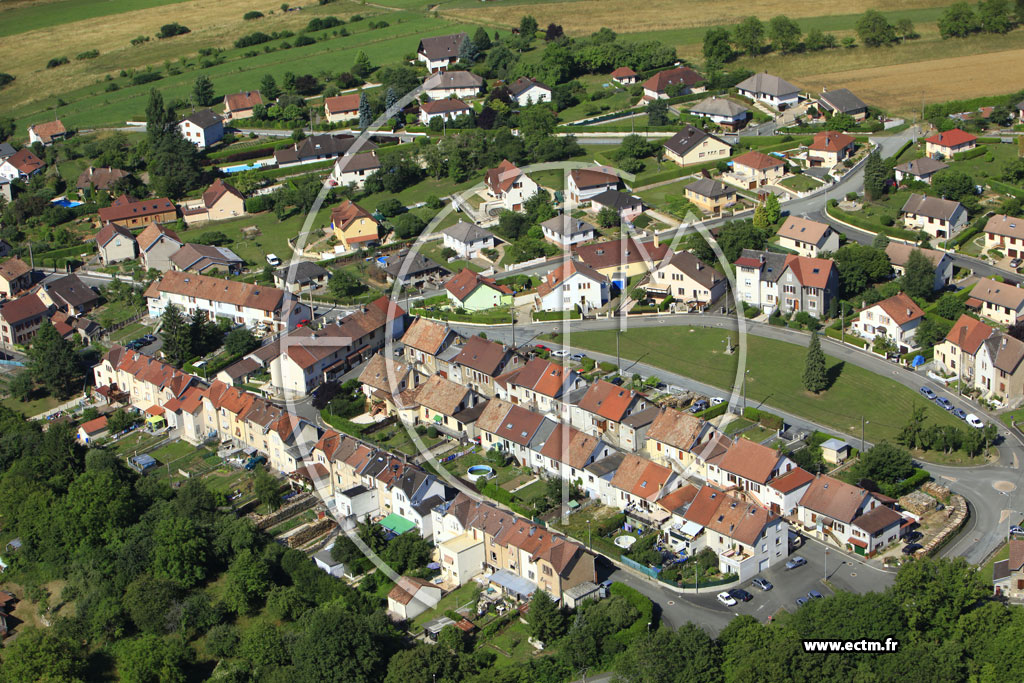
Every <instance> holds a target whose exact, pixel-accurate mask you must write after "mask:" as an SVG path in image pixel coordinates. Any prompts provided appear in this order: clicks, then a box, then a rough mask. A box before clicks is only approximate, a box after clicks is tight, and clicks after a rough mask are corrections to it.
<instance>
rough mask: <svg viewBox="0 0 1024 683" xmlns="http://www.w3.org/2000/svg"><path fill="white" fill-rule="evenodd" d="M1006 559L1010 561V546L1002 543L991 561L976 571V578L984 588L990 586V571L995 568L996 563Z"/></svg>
mask: <svg viewBox="0 0 1024 683" xmlns="http://www.w3.org/2000/svg"><path fill="white" fill-rule="evenodd" d="M1008 559H1010V546H1008V545H1007V544H1005V543H1004V544H1003V545H1002V547H1001V548H999V550H998V551H997V552H996V554H995V555H993V556H992V559H991V560H989V561H988V562H986V563H985V566H984V567H981V568H980V569H978V578H979V579H981V581H982V583H984V584H985V585H986V586H988V585H991V583H992V569H993V568H994V567H995V564H996V562H998V561H999V560H1008Z"/></svg>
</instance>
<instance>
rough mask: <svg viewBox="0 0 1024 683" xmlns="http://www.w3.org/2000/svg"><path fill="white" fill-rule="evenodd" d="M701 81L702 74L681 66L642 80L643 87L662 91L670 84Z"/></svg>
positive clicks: (689, 83) (690, 84)
mask: <svg viewBox="0 0 1024 683" xmlns="http://www.w3.org/2000/svg"><path fill="white" fill-rule="evenodd" d="M703 82H704V77H703V76H701V75H700V74H699V73H697V72H696V71H694V70H693V69H691V68H689V67H685V66H682V67H679V68H677V69H668V70H666V71H659V72H658V73H656V74H654V75H653V76H651V77H650V78H648V79H647V80H646V81H644V89H645V90H651V91H654V92H656V93H662V92H665V90H666V89H667V88H668V87H669V86H672V85H680V84H682V85H686V86H694V85H697V84H698V83H703Z"/></svg>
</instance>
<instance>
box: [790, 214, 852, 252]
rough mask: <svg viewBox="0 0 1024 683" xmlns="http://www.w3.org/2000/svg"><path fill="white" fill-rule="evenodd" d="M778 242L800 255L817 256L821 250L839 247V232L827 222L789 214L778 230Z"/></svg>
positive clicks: (829, 250) (830, 250) (833, 249)
mask: <svg viewBox="0 0 1024 683" xmlns="http://www.w3.org/2000/svg"><path fill="white" fill-rule="evenodd" d="M778 236H779V244H780V245H781V246H783V247H786V248H787V249H792V250H793V251H795V252H796V253H798V254H800V255H801V256H809V257H810V258H818V256H819V255H820V254H821V253H822V252H823V251H828V252H835V251H836V250H837V249H839V233H838V232H836V231H835V230H834V229H833V228H832V226H831V225H828V224H827V223H819V222H818V221H812V220H808V219H806V218H800V217H799V216H790V217H789V218H787V219H786V222H785V223H783V224H782V227H781V228H779V232H778Z"/></svg>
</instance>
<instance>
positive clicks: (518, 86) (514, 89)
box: [508, 76, 551, 97]
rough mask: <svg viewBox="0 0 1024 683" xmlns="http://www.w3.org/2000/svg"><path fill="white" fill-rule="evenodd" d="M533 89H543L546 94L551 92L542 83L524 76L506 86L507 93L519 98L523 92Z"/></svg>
mask: <svg viewBox="0 0 1024 683" xmlns="http://www.w3.org/2000/svg"><path fill="white" fill-rule="evenodd" d="M533 87H537V88H543V89H544V90H547V91H548V92H551V88H549V87H548V86H546V85H544V84H543V83H541V82H540V81H538V80H537V79H536V78H527V77H526V76H520V77H519V78H517V79H516V80H514V81H512V82H511V83H509V84H508V91H509V92H510V93H512V94H513V95H515V96H516V97H519V96H520V95H522V94H523V93H524V92H526V91H527V90H529V89H530V88H533Z"/></svg>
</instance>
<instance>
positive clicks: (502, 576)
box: [488, 569, 537, 598]
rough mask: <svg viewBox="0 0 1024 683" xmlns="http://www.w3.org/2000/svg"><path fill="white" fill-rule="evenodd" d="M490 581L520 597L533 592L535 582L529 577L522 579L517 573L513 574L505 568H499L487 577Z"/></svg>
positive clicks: (535, 585)
mask: <svg viewBox="0 0 1024 683" xmlns="http://www.w3.org/2000/svg"><path fill="white" fill-rule="evenodd" d="M488 580H489V581H490V582H491V583H496V584H498V585H499V586H501V587H502V588H504V589H505V590H506V591H508V592H509V593H514V594H516V595H517V596H519V597H521V598H526V597H529V596H531V595H533V594H534V592H535V591H536V590H537V584H535V583H534V582H533V581H530V580H529V579H524V578H523V577H522V576H519V575H518V574H513V573H512V572H510V571H509V570H507V569H499V570H498V571H496V572H494V573H493V574H491V575H490V577H488Z"/></svg>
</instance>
